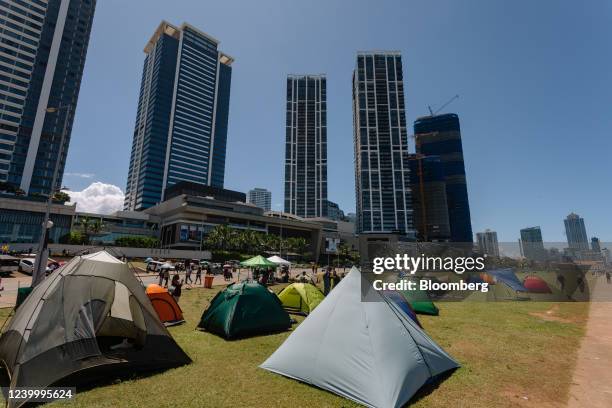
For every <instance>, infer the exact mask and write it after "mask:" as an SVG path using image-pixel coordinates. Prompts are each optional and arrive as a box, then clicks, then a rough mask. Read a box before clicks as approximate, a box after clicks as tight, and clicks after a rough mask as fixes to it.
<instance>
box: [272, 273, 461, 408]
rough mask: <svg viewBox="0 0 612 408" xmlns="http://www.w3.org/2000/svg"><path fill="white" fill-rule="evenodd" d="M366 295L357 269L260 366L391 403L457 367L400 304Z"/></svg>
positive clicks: (362, 399)
mask: <svg viewBox="0 0 612 408" xmlns="http://www.w3.org/2000/svg"><path fill="white" fill-rule="evenodd" d="M371 290H372V291H374V289H373V288H371ZM361 295H362V294H361V276H360V272H359V270H357V269H356V268H353V269H352V270H351V272H350V273H349V274H348V275H347V276H346V277H345V278H344V279H343V280H342V281H341V282H340V284H339V285H338V286H337V287H336V288H335V289H334V290H333V291H331V292H330V294H329V295H328V296H327V297H326V298H325V300H324V301H323V302H321V304H320V305H319V306H318V307H317V308H316V309H315V310H314V312H312V313H311V314H310V315H309V316H308V317H307V318H306V319H305V320H304V321H303V322H302V323H301V324H300V325H299V326H298V327H297V328H296V329H295V330H294V332H293V333H291V335H290V336H289V337H288V338H287V340H285V342H284V343H283V344H282V345H281V346H280V347H279V348H278V349H277V350H276V351H275V352H274V353H273V354H272V355H271V356H270V357H269V358H268V359H267V360H266V361H265V362H264V363H263V364H262V365H261V368H263V369H266V370H268V371H272V372H274V373H277V374H281V375H284V376H287V377H290V378H293V379H296V380H299V381H302V382H305V383H308V384H311V385H314V386H316V387H319V388H322V389H325V390H327V391H330V392H333V393H335V394H338V395H341V396H343V397H345V398H348V399H350V400H353V401H356V402H358V403H360V404H363V405H366V406H368V407H385V408H386V407H400V406H403V405H404V404H405V403H406V402H408V401H409V400H410V398H412V396H413V395H414V394H415V393H416V392H417V391H418V390H419V388H421V387H422V386H423V385H424V384H425V383H427V382H429V381H431V380H432V379H433V378H435V377H437V376H439V375H441V374H442V373H444V372H446V371H449V370H452V369H454V368H457V367H458V366H459V365H458V364H457V362H455V360H453V359H452V358H451V357H450V356H449V355H448V354H446V352H445V351H444V350H442V349H441V348H440V347H439V346H438V345H437V344H436V343H435V342H434V341H433V340H431V339H430V338H429V337H428V336H427V334H425V332H423V330H421V329H420V328H419V327H418V326H417V324H416V323H414V322H413V321H412V319H410V318H409V317H408V316H407V315H406V314H405V313H404V312H402V311H401V310H400V309H399V308H398V307H397V306H396V305H395V303H394V302H392V301H389V299H387V298H385V297H384V296H383V295H382V294H380V293H379V292H376V291H374V292H373V293H371V294H368V296H373V297H377V299H378V300H380V301H373V302H362V301H361Z"/></svg>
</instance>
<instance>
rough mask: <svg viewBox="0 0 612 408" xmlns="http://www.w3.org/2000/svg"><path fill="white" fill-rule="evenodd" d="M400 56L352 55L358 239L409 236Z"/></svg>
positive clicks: (409, 203)
mask: <svg viewBox="0 0 612 408" xmlns="http://www.w3.org/2000/svg"><path fill="white" fill-rule="evenodd" d="M402 75H403V73H402V56H401V54H400V53H399V52H394V51H389V52H385V51H372V52H359V53H357V64H356V67H355V70H354V71H353V138H354V140H353V143H354V148H355V194H356V203H357V231H358V233H359V234H377V235H381V234H393V235H399V236H403V237H413V236H414V227H413V220H412V216H413V211H412V197H411V194H410V174H409V173H410V169H409V163H408V134H407V129H406V112H405V106H404V80H403V76H402Z"/></svg>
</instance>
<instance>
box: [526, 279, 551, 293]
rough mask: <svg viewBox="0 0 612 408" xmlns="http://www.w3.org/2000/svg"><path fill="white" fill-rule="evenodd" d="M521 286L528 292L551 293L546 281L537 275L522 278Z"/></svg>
mask: <svg viewBox="0 0 612 408" xmlns="http://www.w3.org/2000/svg"><path fill="white" fill-rule="evenodd" d="M523 286H525V288H526V289H527V291H529V292H530V293H552V291H551V290H550V287H549V286H548V283H546V282H545V281H544V279H542V278H540V277H538V276H527V277H526V278H525V279H524V280H523Z"/></svg>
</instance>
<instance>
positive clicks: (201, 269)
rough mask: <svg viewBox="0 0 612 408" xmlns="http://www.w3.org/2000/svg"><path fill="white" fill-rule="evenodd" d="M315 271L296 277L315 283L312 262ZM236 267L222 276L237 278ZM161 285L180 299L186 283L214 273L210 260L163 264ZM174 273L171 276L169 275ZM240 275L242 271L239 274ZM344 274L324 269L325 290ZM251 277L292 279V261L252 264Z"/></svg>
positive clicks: (257, 279) (266, 280)
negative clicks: (278, 264)
mask: <svg viewBox="0 0 612 408" xmlns="http://www.w3.org/2000/svg"><path fill="white" fill-rule="evenodd" d="M311 269H312V274H311V275H308V274H307V273H306V271H302V272H301V274H298V275H297V276H296V277H295V281H297V282H302V283H312V284H313V285H316V284H317V283H318V282H319V274H318V270H319V267H318V265H316V264H313V265H312V266H311ZM234 270H235V269H234V268H233V267H231V266H230V265H223V272H222V273H223V279H224V281H226V282H231V281H233V280H234V274H233V272H234ZM179 271H184V273H185V277H184V279H181V278H180V275H179ZM158 274H159V285H160V286H163V287H165V288H168V291H169V292H170V294H171V295H172V296H173V297H174V299H175V300H176V301H177V302H178V301H179V299H180V297H181V293H182V290H183V285H186V286H187V287H189V288H190V287H192V285H198V284H199V285H202V275H210V274H213V271H212V268H211V266H210V264H209V263H205V262H202V263H200V262H198V261H197V260H189V259H187V260H185V261H184V262H178V263H175V265H174V269H171V268H169V267H165V268H160V269H159V271H158ZM170 275H172V279H170ZM238 276H240V275H238ZM343 277H344V273H342V274H338V273H337V271H336V268H334V267H331V266H327V267H325V268H324V269H323V274H322V282H323V293H324V294H325V295H327V294H328V293H329V292H330V291H331V289H333V288H334V287H336V286H337V285H338V284H339V283H340V280H341V279H342V278H343ZM247 279H248V276H247ZM251 279H252V280H253V281H255V282H258V283H260V284H262V285H271V284H275V283H289V281H290V279H291V276H290V271H289V265H282V266H279V267H278V270H277V268H272V267H259V268H253V270H252V276H251Z"/></svg>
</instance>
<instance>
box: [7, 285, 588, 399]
mask: <svg viewBox="0 0 612 408" xmlns="http://www.w3.org/2000/svg"><path fill="white" fill-rule="evenodd" d="M275 289H276V291H278V290H279V287H277V288H275ZM217 290H219V289H218V288H216V289H212V290H211V289H209V290H206V289H193V290H185V291H184V295H183V297H182V298H181V307H182V308H183V310H184V313H185V318H186V320H187V323H186V324H184V325H181V326H177V327H172V328H170V332H171V333H172V335H173V336H174V338H175V339H176V341H177V342H178V343H179V344H180V345H181V346H182V347H183V349H184V350H185V351H186V352H187V354H188V355H189V356H190V357H191V358H192V359H193V363H192V364H190V365H188V366H185V367H180V368H177V369H173V370H169V371H166V372H163V373H161V374H156V375H152V376H148V377H142V378H138V379H133V380H128V381H123V382H118V381H117V382H115V383H114V384H112V383H111V384H109V385H104V386H101V387H98V388H95V389H92V390H90V391H86V392H83V393H80V394H78V396H77V398H76V399H75V400H74V401H73V402H70V403H65V404H66V406H67V407H94V406H95V407H113V408H117V407H170V406H172V407H255V406H262V407H275V406H282V407H353V406H357V404H354V403H352V402H350V401H348V400H346V399H344V398H341V397H338V396H336V395H334V394H331V393H329V392H326V391H322V390H319V389H317V388H314V387H311V386H308V385H305V384H301V383H299V382H297V381H294V380H290V379H287V378H284V377H282V376H280V375H276V374H272V373H269V372H267V371H265V370H262V369H259V368H257V367H258V365H259V364H261V363H262V362H263V361H264V360H265V359H266V358H267V357H268V356H269V355H270V354H271V353H272V352H273V351H274V350H275V349H276V348H277V347H278V346H279V345H280V344H281V343H282V342H283V340H284V339H285V338H286V337H287V336H288V335H289V332H286V333H282V334H276V335H270V336H262V337H255V338H250V339H245V340H238V341H225V340H223V339H221V338H219V337H217V336H214V335H212V334H209V333H204V332H199V331H196V330H194V328H195V325H196V324H197V322H198V321H199V318H200V316H201V314H202V311H203V309H204V308H205V307H206V306H207V305H208V301H209V300H210V299H212V297H213V295H214V294H215V293H216V292H217ZM438 306H439V308H440V316H438V317H430V316H419V318H420V319H421V322H422V323H423V326H424V327H425V330H426V331H427V332H428V333H429V335H430V336H431V337H432V338H433V339H434V340H435V341H437V342H438V343H439V344H440V345H441V346H442V347H443V348H444V349H446V350H447V351H448V352H449V353H450V354H451V355H452V356H453V357H454V358H455V359H457V360H458V361H459V362H460V363H461V364H462V368H460V369H459V370H457V371H456V372H454V373H453V375H452V376H450V378H448V379H447V380H446V381H444V382H442V383H441V384H440V385H439V386H438V387H437V388H435V389H429V390H426V391H424V392H421V393H420V394H419V395H418V396H417V398H416V399H415V400H414V401H412V402H413V404H414V406H415V407H446V406H463V407H470V408H472V407H487V408H488V407H492V406H495V407H517V406H538V407H540V406H542V407H555V406H559V405H563V404H565V402H566V401H567V398H568V390H569V386H570V382H571V378H572V371H573V367H574V365H575V358H576V353H577V349H578V347H579V343H580V339H581V337H582V336H583V334H584V328H585V322H586V318H587V315H588V304H586V303H559V304H556V303H537V302H512V303H509V302H504V303H502V302H500V303H484V302H464V303H440V304H438ZM547 311H548V312H549V313H547ZM6 313H7V311H6V309H5V310H4V311H1V312H0V316H2V317H3V316H6ZM297 319H298V320H299V321H301V320H302V318H301V317H298V318H297ZM390 352H393V353H397V352H398V350H390ZM50 369H52V367H50ZM51 405H52V406H58V405H62V404H60V403H54V404H51Z"/></svg>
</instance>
